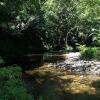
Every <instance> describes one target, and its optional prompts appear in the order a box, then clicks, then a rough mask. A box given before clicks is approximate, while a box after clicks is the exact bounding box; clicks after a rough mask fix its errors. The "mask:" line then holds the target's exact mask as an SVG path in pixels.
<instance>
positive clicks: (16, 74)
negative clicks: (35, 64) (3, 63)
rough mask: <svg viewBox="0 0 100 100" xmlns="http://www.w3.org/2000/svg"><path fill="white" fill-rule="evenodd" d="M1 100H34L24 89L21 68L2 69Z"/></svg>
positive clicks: (0, 75) (0, 76) (0, 82)
mask: <svg viewBox="0 0 100 100" xmlns="http://www.w3.org/2000/svg"><path fill="white" fill-rule="evenodd" d="M0 100H33V98H32V96H31V95H29V94H28V93H27V91H26V89H25V88H24V87H23V82H22V80H21V68H20V67H18V66H16V65H13V66H8V67H7V68H0Z"/></svg>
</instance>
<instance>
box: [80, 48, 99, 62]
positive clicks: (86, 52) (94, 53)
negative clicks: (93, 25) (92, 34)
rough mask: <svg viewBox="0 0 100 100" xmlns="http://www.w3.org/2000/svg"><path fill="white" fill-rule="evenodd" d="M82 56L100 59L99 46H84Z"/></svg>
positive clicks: (83, 57)
mask: <svg viewBox="0 0 100 100" xmlns="http://www.w3.org/2000/svg"><path fill="white" fill-rule="evenodd" d="M81 58H82V59H86V60H89V59H97V60H100V50H99V48H96V47H93V48H91V47H89V48H84V49H83V50H82V51H81Z"/></svg>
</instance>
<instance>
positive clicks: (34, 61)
mask: <svg viewBox="0 0 100 100" xmlns="http://www.w3.org/2000/svg"><path fill="white" fill-rule="evenodd" d="M5 58H6V59H5V61H7V65H12V64H17V65H20V66H21V67H22V69H23V71H24V70H31V69H34V68H37V67H40V66H42V65H43V64H44V63H45V62H48V63H50V62H51V63H55V62H56V61H58V60H64V59H65V58H64V56H62V55H59V54H58V53H55V54H54V53H42V54H27V55H17V56H7V57H5Z"/></svg>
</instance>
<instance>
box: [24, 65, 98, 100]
mask: <svg viewBox="0 0 100 100" xmlns="http://www.w3.org/2000/svg"><path fill="white" fill-rule="evenodd" d="M47 66H48V64H47V63H46V64H44V65H43V66H41V67H40V68H36V69H34V70H31V71H26V72H25V73H26V74H27V75H29V76H31V77H32V78H33V83H34V84H33V87H34V86H35V85H36V87H35V91H36V92H37V93H38V94H39V95H41V96H43V97H44V98H46V100H51V99H50V98H51V97H52V100H61V98H62V97H65V98H68V97H69V98H70V99H71V95H72V96H73V97H74V95H78V96H79V95H80V96H84V95H86V97H88V96H91V97H92V98H94V97H95V98H98V96H99V95H100V92H99V91H100V77H99V76H96V75H73V74H70V73H67V72H65V71H64V70H61V69H59V68H54V67H47ZM31 80H32V79H31ZM96 82H98V83H96ZM68 95H69V96H68ZM72 100H73V99H72ZM75 100H80V99H75ZM85 100H87V99H85ZM93 100H94V99H93ZM96 100H99V99H96Z"/></svg>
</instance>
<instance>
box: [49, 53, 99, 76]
mask: <svg viewBox="0 0 100 100" xmlns="http://www.w3.org/2000/svg"><path fill="white" fill-rule="evenodd" d="M48 66H54V67H58V68H61V69H64V70H66V71H68V72H71V73H76V74H93V75H100V61H96V60H88V61H87V60H81V59H80V53H79V52H76V53H68V54H66V59H65V60H63V61H57V62H55V63H50V64H49V65H48Z"/></svg>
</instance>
